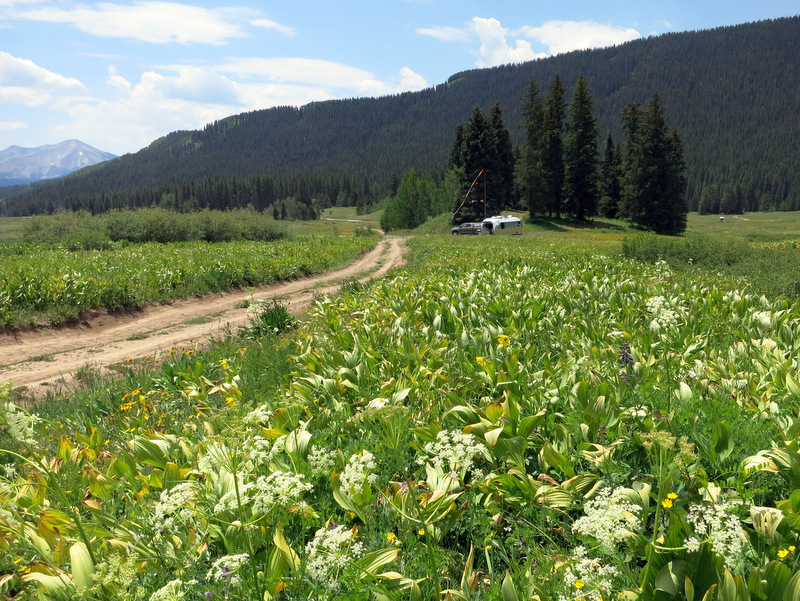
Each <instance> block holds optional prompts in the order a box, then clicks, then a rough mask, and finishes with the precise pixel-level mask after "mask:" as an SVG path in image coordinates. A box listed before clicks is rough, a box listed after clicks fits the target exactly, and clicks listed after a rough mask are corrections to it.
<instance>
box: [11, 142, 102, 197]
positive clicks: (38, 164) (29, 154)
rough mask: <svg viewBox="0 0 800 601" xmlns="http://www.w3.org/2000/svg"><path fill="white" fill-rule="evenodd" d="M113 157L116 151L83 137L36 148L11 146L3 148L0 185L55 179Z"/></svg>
mask: <svg viewBox="0 0 800 601" xmlns="http://www.w3.org/2000/svg"><path fill="white" fill-rule="evenodd" d="M113 158H116V155H113V154H111V153H110V152H104V151H102V150H98V149H97V148H94V147H92V146H89V145H88V144H85V143H83V142H81V141H80V140H64V141H63V142H59V143H57V144H45V145H43V146H37V147H36V148H24V147H22V146H9V147H8V148H6V149H5V150H2V151H0V186H10V185H13V184H29V183H31V182H36V181H41V180H46V179H55V178H57V177H62V176H64V175H67V174H69V173H72V172H73V171H77V170H78V169H83V168H84V167H89V166H91V165H95V164H97V163H102V162H103V161H107V160H109V159H113Z"/></svg>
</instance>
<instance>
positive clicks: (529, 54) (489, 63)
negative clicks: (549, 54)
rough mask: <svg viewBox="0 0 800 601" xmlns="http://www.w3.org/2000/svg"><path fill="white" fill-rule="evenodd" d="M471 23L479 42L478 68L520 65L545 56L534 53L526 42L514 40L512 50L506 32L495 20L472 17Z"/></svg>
mask: <svg viewBox="0 0 800 601" xmlns="http://www.w3.org/2000/svg"><path fill="white" fill-rule="evenodd" d="M472 23H473V28H474V30H475V32H476V33H477V34H478V37H479V38H480V40H481V48H480V55H481V58H480V59H478V60H477V61H476V62H475V64H476V65H478V66H479V67H493V66H496V65H505V64H508V63H521V62H525V61H529V60H533V59H535V58H542V57H544V56H546V55H545V54H542V53H539V54H537V53H535V52H534V51H533V48H531V45H530V42H528V41H527V40H516V45H515V46H514V47H513V48H512V47H511V46H509V45H508V42H507V41H506V34H507V33H508V30H507V29H505V28H504V27H503V26H502V25H501V24H500V21H498V20H497V19H484V18H482V17H474V18H473V19H472Z"/></svg>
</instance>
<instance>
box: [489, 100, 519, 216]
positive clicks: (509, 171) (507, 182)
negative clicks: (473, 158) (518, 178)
mask: <svg viewBox="0 0 800 601" xmlns="http://www.w3.org/2000/svg"><path fill="white" fill-rule="evenodd" d="M489 121H490V123H491V127H492V135H493V137H494V142H495V145H494V152H492V153H491V156H490V157H489V164H488V167H487V171H488V175H487V183H486V188H487V195H488V197H489V200H488V203H487V211H489V213H488V214H489V215H497V214H498V213H499V212H500V211H501V210H502V209H504V208H507V207H512V206H514V205H515V204H516V202H515V197H514V148H513V146H512V144H511V134H510V133H509V132H508V128H507V127H506V126H505V124H504V123H503V113H502V111H501V110H500V105H499V104H495V105H494V106H493V107H492V112H491V113H490V115H489Z"/></svg>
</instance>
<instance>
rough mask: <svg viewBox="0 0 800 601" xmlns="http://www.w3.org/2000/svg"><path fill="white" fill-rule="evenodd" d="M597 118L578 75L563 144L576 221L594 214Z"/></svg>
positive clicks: (587, 91)
mask: <svg viewBox="0 0 800 601" xmlns="http://www.w3.org/2000/svg"><path fill="white" fill-rule="evenodd" d="M599 135H600V134H599V132H598V131H597V119H595V117H594V115H593V114H592V94H591V91H590V90H589V82H587V81H586V78H585V77H584V76H583V75H579V76H578V81H577V82H576V83H575V88H574V89H573V92H572V102H571V103H570V120H569V124H568V126H567V138H566V140H565V144H564V173H565V177H564V183H565V189H566V195H567V198H568V202H569V204H570V206H571V208H572V213H573V214H574V216H575V219H577V220H578V221H583V220H584V219H585V218H586V217H592V216H594V215H596V214H597V137H598V136H599Z"/></svg>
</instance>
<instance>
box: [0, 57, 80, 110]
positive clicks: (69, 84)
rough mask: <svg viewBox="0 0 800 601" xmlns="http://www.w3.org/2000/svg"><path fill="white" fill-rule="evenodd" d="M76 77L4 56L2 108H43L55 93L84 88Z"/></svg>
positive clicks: (1, 62) (0, 89) (0, 66)
mask: <svg viewBox="0 0 800 601" xmlns="http://www.w3.org/2000/svg"><path fill="white" fill-rule="evenodd" d="M83 87H84V86H83V84H82V83H81V82H80V81H79V80H77V79H75V78H74V77H66V76H64V75H59V74H58V73H53V72H52V71H48V70H47V69H45V68H43V67H40V66H39V65H37V64H36V63H34V62H33V61H31V60H28V59H24V58H18V57H16V56H13V55H11V54H9V53H8V52H0V105H14V104H16V105H23V106H42V105H44V104H46V103H48V102H49V101H50V100H51V99H52V95H53V93H54V92H59V91H62V90H68V89H71V88H83Z"/></svg>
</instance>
